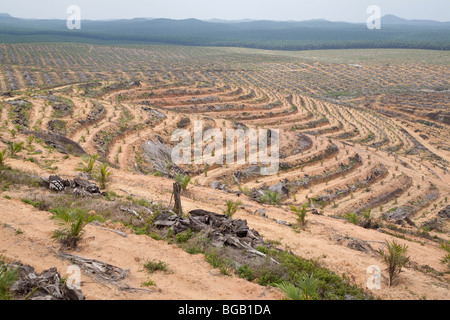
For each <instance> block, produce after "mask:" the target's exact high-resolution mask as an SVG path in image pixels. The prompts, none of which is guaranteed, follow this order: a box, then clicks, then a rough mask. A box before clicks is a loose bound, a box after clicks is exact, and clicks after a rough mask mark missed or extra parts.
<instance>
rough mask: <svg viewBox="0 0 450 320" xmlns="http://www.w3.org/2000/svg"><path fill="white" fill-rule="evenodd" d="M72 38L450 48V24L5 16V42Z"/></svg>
mask: <svg viewBox="0 0 450 320" xmlns="http://www.w3.org/2000/svg"><path fill="white" fill-rule="evenodd" d="M23 41H34V42H35V41H65V42H67V41H70V42H89V43H119V44H120V43H160V44H177V45H194V46H235V47H248V48H261V49H277V50H310V49H347V48H416V49H417V48H423V49H436V50H450V23H449V22H438V21H428V20H406V19H402V18H399V17H396V16H392V15H387V16H384V17H383V18H382V29H381V30H369V29H368V28H367V26H366V24H365V23H348V22H333V21H327V20H321V19H318V20H308V21H268V20H255V21H253V20H242V21H223V20H213V21H202V20H198V19H185V20H172V19H152V18H138V19H131V20H104V21H92V20H83V21H82V27H81V30H69V29H67V27H66V21H65V20H35V19H19V18H14V17H11V16H10V15H9V14H0V42H3V43H8V42H9V43H10V42H23Z"/></svg>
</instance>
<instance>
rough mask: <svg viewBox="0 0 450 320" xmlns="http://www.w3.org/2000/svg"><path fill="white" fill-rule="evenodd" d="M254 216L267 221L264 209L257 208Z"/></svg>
mask: <svg viewBox="0 0 450 320" xmlns="http://www.w3.org/2000/svg"><path fill="white" fill-rule="evenodd" d="M255 214H257V215H260V216H261V217H263V218H266V219H267V215H266V209H265V208H259V209H257V210H256V211H255Z"/></svg>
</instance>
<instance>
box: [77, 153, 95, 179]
mask: <svg viewBox="0 0 450 320" xmlns="http://www.w3.org/2000/svg"><path fill="white" fill-rule="evenodd" d="M97 159H98V155H94V156H91V157H89V158H88V159H87V160H85V161H84V162H80V163H79V164H78V168H77V169H76V170H77V171H81V172H85V173H87V174H92V173H93V171H94V167H95V161H97Z"/></svg>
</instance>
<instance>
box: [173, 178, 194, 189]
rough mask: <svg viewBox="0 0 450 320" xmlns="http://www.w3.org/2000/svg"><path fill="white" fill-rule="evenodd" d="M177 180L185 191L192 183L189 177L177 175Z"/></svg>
mask: <svg viewBox="0 0 450 320" xmlns="http://www.w3.org/2000/svg"><path fill="white" fill-rule="evenodd" d="M175 180H176V181H177V182H178V183H179V184H180V186H181V189H182V190H183V191H185V190H186V189H187V187H188V185H189V182H190V181H191V178H190V177H189V176H188V175H182V174H177V175H176V177H175Z"/></svg>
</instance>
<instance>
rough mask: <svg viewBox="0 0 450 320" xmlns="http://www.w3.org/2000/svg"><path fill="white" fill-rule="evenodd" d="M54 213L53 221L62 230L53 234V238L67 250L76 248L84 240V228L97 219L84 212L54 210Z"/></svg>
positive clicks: (62, 209)
mask: <svg viewBox="0 0 450 320" xmlns="http://www.w3.org/2000/svg"><path fill="white" fill-rule="evenodd" d="M52 212H53V214H54V215H53V217H52V219H55V220H57V223H58V224H59V225H60V226H61V229H58V230H55V231H54V232H53V236H52V238H53V240H55V241H58V242H60V243H61V244H62V245H63V246H64V247H66V248H76V247H77V246H78V243H79V242H80V240H81V239H82V236H83V233H84V227H85V226H86V225H87V224H88V223H90V222H92V221H94V220H95V219H96V217H95V216H92V215H89V214H87V213H85V212H83V211H79V210H71V209H67V208H59V209H54V210H53V211H52Z"/></svg>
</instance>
